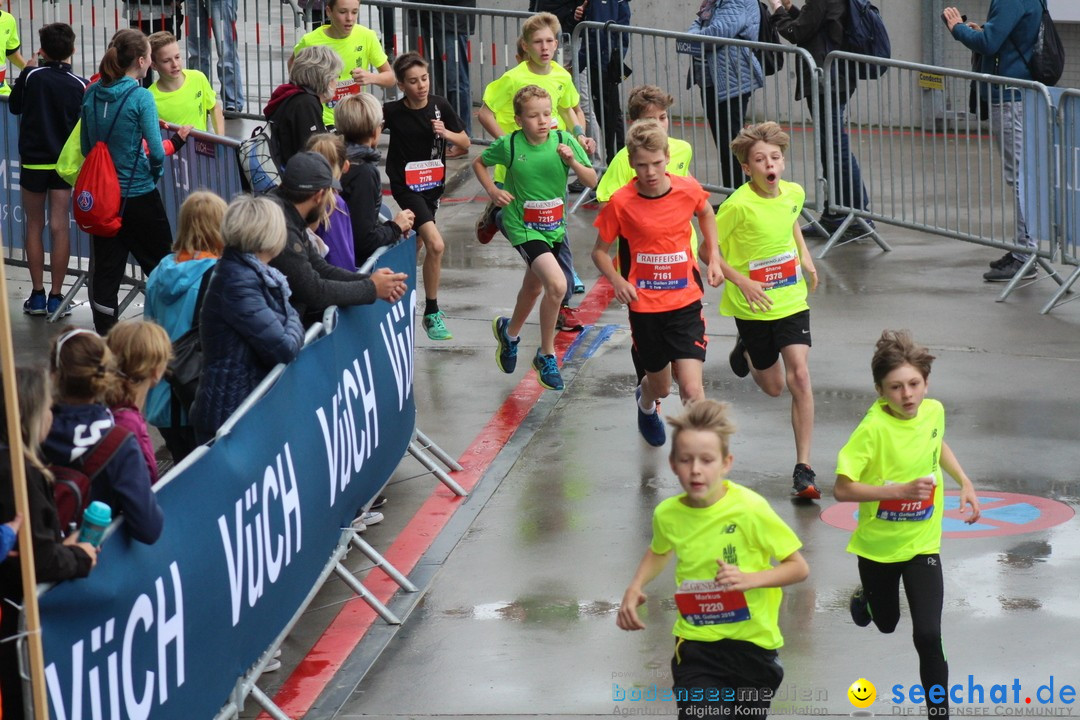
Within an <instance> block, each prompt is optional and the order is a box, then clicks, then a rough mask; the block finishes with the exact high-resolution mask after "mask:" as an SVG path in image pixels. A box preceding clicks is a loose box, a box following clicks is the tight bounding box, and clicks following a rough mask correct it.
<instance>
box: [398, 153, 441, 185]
mask: <svg viewBox="0 0 1080 720" xmlns="http://www.w3.org/2000/svg"><path fill="white" fill-rule="evenodd" d="M445 178H446V168H445V167H443V164H442V160H423V161H419V162H411V163H407V164H406V165H405V185H407V186H408V188H409V189H410V190H412V191H413V192H424V191H425V190H431V189H432V188H437V187H439V186H441V185H442V184H443V180H444V179H445Z"/></svg>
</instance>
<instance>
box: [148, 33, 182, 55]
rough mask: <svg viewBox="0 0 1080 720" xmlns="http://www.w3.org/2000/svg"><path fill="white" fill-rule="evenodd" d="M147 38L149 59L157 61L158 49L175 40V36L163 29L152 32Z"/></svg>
mask: <svg viewBox="0 0 1080 720" xmlns="http://www.w3.org/2000/svg"><path fill="white" fill-rule="evenodd" d="M148 39H149V40H150V59H151V60H153V61H154V62H157V53H158V50H160V49H161V48H163V47H168V46H169V45H172V44H173V43H174V42H177V40H176V36H175V35H173V34H172V33H171V32H167V31H165V30H160V31H158V32H156V33H154V34H152V35H151V36H150V37H149V38H148Z"/></svg>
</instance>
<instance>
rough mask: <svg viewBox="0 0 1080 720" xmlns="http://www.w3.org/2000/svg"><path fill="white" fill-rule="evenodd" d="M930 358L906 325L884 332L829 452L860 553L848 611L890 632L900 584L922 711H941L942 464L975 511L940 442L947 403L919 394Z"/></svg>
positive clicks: (964, 480) (963, 506)
mask: <svg viewBox="0 0 1080 720" xmlns="http://www.w3.org/2000/svg"><path fill="white" fill-rule="evenodd" d="M933 361H934V356H933V355H931V354H930V353H929V351H928V350H927V349H926V348H924V347H921V346H919V345H916V344H915V341H914V340H912V339H911V335H910V334H909V333H908V332H907V331H901V332H895V331H890V330H886V331H885V332H883V333H882V334H881V337H880V338H879V339H878V342H877V348H876V350H875V352H874V358H873V360H871V362H870V368H871V371H872V372H873V375H874V388H875V389H876V390H877V393H878V399H877V401H876V402H875V403H874V404H873V405H872V406H871V407H870V410H869V411H867V413H866V415H865V416H864V417H863V419H862V422H860V423H859V426H858V427H857V428H855V432H853V433H852V434H851V437H850V438H849V439H848V441H847V444H845V445H844V447H843V448H842V449H841V450H840V454H839V455H838V456H837V459H836V486H835V487H834V488H833V494H834V495H835V496H836V499H837V500H839V501H841V502H857V503H859V524H858V527H856V528H855V532H854V533H853V534H852V536H851V542H850V543H848V547H847V550H848V552H850V553H854V554H855V555H856V556H858V558H859V578H860V579H861V580H862V586H861V587H860V588H859V589H858V590H856V591H855V593H854V594H853V595H852V596H851V603H850V609H851V619H852V620H853V621H854V622H855V624H856V625H859V626H860V627H866V626H867V625H869V624H870V623H871V621H872V622H873V623H874V625H875V626H876V627H877V628H878V630H880V631H881V632H883V633H891V632H892V631H893V630H895V629H896V624H897V623H898V622H899V621H900V581H901V580H903V582H904V592H905V594H906V595H907V599H908V607H909V608H910V610H911V624H912V626H913V636H914V640H915V649H916V650H917V651H918V653H919V675H920V679H921V681H922V685H923V688H925V689H926V691H927V692H926V707H927V714H928V715H929V716H930V717H948V716H949V698H948V696H947V695H945V694H942V695H940V696H938V695H936V693H931V692H930V690H931V688H933V687H934V686H936V685H939V686H941V687H942V688H948V687H949V664H948V662H947V661H946V659H945V650H944V647H943V646H942V642H941V606H942V602H943V598H944V592H945V591H944V582H943V580H942V575H941V557H940V555H939V552H940V550H941V521H942V516H943V515H944V511H945V506H944V500H945V493H944V491H943V489H942V486H943V479H944V478H943V476H942V474H941V471H942V470H944V471H945V472H947V473H948V474H949V475H950V476H952V477H953V479H955V480H956V481H957V482H958V483H959V484H960V512H961V513H964V512H965V511H967V510H970V515H969V516H968V517H967V520H966V521H967V522H968V523H973V522H975V521H976V520H978V519H979V500H978V498H977V497H976V495H975V489H974V487H972V484H971V480H969V479H968V477H967V475H966V474H965V473H964V470H963V468H961V467H960V463H959V462H957V460H956V456H955V455H954V454H953V452H952V450H951V449H950V448H949V446H948V444H947V443H946V442H945V408H944V407H942V405H941V403H940V402H938V401H937V400H931V399H929V398H927V397H926V390H927V378H929V377H930V365H931V363H932V362H933Z"/></svg>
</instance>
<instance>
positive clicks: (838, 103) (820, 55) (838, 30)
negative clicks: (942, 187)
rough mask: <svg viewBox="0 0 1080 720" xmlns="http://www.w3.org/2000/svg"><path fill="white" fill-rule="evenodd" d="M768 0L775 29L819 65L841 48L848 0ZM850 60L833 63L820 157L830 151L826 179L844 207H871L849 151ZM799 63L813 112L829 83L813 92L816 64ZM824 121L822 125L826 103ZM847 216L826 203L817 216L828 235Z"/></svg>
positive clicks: (811, 232) (812, 230) (799, 93)
mask: <svg viewBox="0 0 1080 720" xmlns="http://www.w3.org/2000/svg"><path fill="white" fill-rule="evenodd" d="M769 3H770V5H771V7H772V9H773V15H772V22H773V25H774V26H775V27H776V31H777V32H778V33H780V34H781V35H782V36H783V37H784V39H786V40H787V41H788V42H791V43H794V44H796V45H798V46H799V47H801V48H803V49H804V50H806V51H807V52H809V53H810V55H811V56H812V57H813V58H814V62H815V63H816V64H817V65H818V66H819V67H820V66H821V65H823V64H824V62H825V56H826V55H828V54H829V52H830V51H832V50H836V49H839V48H840V46H841V44H842V42H843V39H844V24H845V23H846V22H847V13H848V0H805V2H803V6H802V7H801V8H797V7H795V6H794V5H793V4H792V3H791V0H769ZM849 65H850V64H849V63H836V64H834V65H833V67H834V68H835V69H836V76H835V77H834V78H833V92H832V94H831V95H830V96H829V97H828V102H830V103H831V107H832V117H833V134H832V137H829V136H828V135H827V134H826V133H825V132H823V131H822V132H817V133H815V134H816V135H817V136H818V138H819V143H820V147H821V158H822V161H821V162H822V165H823V166H825V167H826V168H827V167H828V166H827V163H826V161H825V158H826V157H828V156H829V155H830V154H831V155H832V158H833V176H832V177H831V178H828V180H829V182H830V183H832V187H833V192H834V193H835V195H836V197H837V199H839V200H840V203H841V204H842V205H843V206H844V207H853V208H858V209H860V210H865V209H868V208H869V207H870V198H869V196H868V195H867V194H866V187H865V186H864V185H863V181H862V171H861V170H860V169H859V161H858V160H857V159H856V158H855V155H853V154H852V152H851V148H850V146H849V141H848V133H847V128H846V125H845V123H844V110H845V109H846V108H847V103H848V100H849V99H850V98H851V96H852V94H853V93H854V92H855V84H856V79H855V77H854V72H851V73H849V72H847V69H848V67H849ZM799 66H800V68H801V73H800V75H799V76H798V78H797V85H796V88H795V99H796V100H800V99H805V100H806V104H807V105H808V106H809V107H810V111H811V112H813V110H814V107H815V103H817V107H819V108H821V106H822V104H823V103H824V102H825V101H826V97H825V83H824V82H822V83H821V84H820V85H819V87H818V95H817V96H816V97H814V96H812V95H811V94H810V88H811V87H812V85H811V83H810V80H811V75H812V73H813V69H812V68H811V67H809V66H808V65H807V64H806V63H799ZM820 121H821V123H822V124H823V125H824V122H825V111H824V109H823V108H822V109H821V116H820ZM819 130H820V128H819ZM826 171H827V170H826ZM843 220H844V216H843V215H841V214H839V213H837V212H835V211H832V210H830V208H829V207H827V206H826V208H825V211H824V212H823V213H821V217H820V218H819V222H820V223H821V227H822V229H824V231H825V232H826V233H827V234H828V235H831V234H832V233H833V232H835V231H836V230H837V228H839V226H840V223H842V222H843ZM867 222H868V223H869V224H870V225H871V226H873V222H872V221H869V220H867ZM802 231H803V236H804V237H822V235H821V231H820V230H818V228H817V227H816V226H814V225H805V226H803V228H802Z"/></svg>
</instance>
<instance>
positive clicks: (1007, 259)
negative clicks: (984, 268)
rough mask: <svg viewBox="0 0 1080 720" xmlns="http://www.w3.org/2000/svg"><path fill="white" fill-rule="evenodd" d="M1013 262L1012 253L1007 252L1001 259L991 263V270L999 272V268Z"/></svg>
mask: <svg viewBox="0 0 1080 720" xmlns="http://www.w3.org/2000/svg"><path fill="white" fill-rule="evenodd" d="M1012 261H1013V254H1012V252H1007V253H1005V254H1004V255H1002V256H1001V257H999V258H998V259H997V260H994V261H993V262H991V263H990V269H991V270H997V269H998V268H1002V267H1005V266H1006V265H1008V264H1009V263H1011V262H1012Z"/></svg>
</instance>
